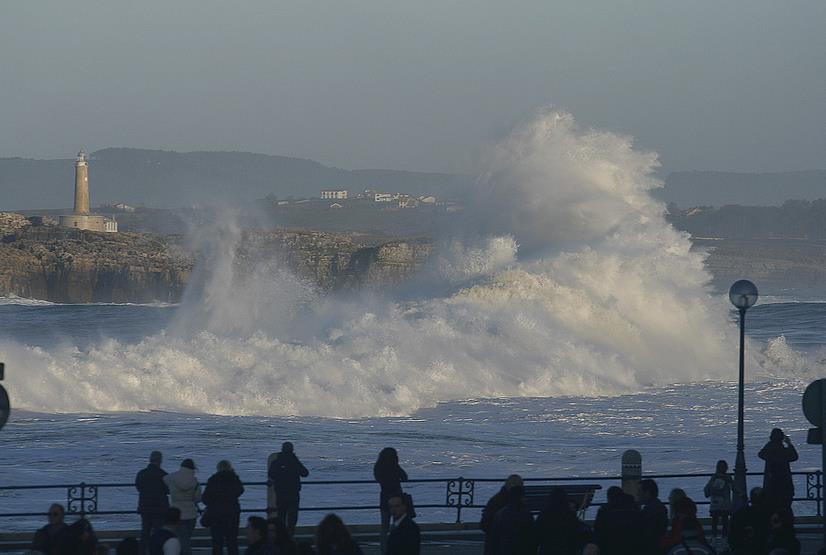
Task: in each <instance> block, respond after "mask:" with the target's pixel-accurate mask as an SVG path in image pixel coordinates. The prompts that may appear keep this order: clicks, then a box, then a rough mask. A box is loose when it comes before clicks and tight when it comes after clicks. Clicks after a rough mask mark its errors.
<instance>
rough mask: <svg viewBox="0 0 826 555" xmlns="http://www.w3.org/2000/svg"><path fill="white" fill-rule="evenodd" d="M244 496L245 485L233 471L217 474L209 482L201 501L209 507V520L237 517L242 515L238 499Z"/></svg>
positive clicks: (223, 471)
mask: <svg viewBox="0 0 826 555" xmlns="http://www.w3.org/2000/svg"><path fill="white" fill-rule="evenodd" d="M243 494H244V485H243V484H242V483H241V479H240V478H239V477H238V475H237V474H236V473H235V472H234V471H232V470H222V471H221V472H216V473H215V474H213V475H212V476H210V477H209V480H207V485H206V488H204V493H203V495H201V501H203V503H204V505H206V507H207V513H208V515H209V520H210V521H213V522H215V521H216V520H217V519H222V518H226V517H235V518H237V517H238V515H239V514H240V513H241V504H240V503H238V498H239V497H241V495H243Z"/></svg>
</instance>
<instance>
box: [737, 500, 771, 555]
mask: <svg viewBox="0 0 826 555" xmlns="http://www.w3.org/2000/svg"><path fill="white" fill-rule="evenodd" d="M764 499H765V498H764V495H763V488H752V490H751V503H750V504H749V505H747V506H745V507H742V508H741V509H740V510H738V511H737V512H735V513H734V514H733V515H732V516H731V523H730V524H729V534H728V544H729V547H730V548H731V552H732V553H733V555H755V554H757V555H759V554H760V553H763V550H764V549H765V547H766V538H767V535H768V527H769V514H768V510H767V508H766V504H765V500H764Z"/></svg>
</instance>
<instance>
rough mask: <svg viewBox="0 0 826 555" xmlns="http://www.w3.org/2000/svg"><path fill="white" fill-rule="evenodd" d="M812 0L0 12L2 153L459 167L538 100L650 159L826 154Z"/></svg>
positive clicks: (702, 162) (134, 5)
mask: <svg viewBox="0 0 826 555" xmlns="http://www.w3.org/2000/svg"><path fill="white" fill-rule="evenodd" d="M824 22H826V2H824V1H823V0H811V1H806V0H801V1H791V2H783V1H778V0H748V1H746V0H726V1H722V2H721V1H719V0H715V1H701V0H689V1H678V0H644V1H643V0H636V1H633V2H628V1H621V0H610V1H604V2H588V1H584V0H566V1H551V0H544V1H540V2H502V1H501V0H496V1H493V0H490V1H489V0H484V1H483V0H479V1H475V2H469V1H468V2H460V1H451V0H437V1H429V0H417V1H415V2H411V1H405V2H398V1H393V0H363V1H347V0H337V1H329V2H316V1H311V0H302V1H295V2H278V1H275V0H248V1H244V0H237V1H233V2H230V1H213V0H165V1H156V0H151V1H149V0H144V1H141V2H118V1H111V0H101V1H99V2H91V1H87V0H75V1H67V0H53V1H48V2H47V1H38V0H26V1H17V2H12V1H6V2H2V5H0V156H27V157H68V156H71V155H73V154H74V153H75V152H76V151H77V150H78V148H80V147H81V146H83V147H85V148H86V149H87V150H95V149H98V148H103V147H107V146H134V147H146V148H164V149H175V150H194V149H210V150H213V149H222V150H246V151H254V152H263V153H268V154H283V155H289V156H298V157H306V158H313V159H316V160H319V161H321V162H324V163H327V164H333V165H339V166H342V167H346V168H364V167H385V168H398V169H411V170H447V171H465V170H472V169H473V168H474V165H475V163H476V162H477V160H478V158H479V156H480V153H481V152H482V151H483V147H484V146H485V145H487V144H490V143H492V142H494V141H495V140H496V139H497V138H498V137H500V136H501V135H502V134H503V133H504V132H505V131H507V130H508V129H509V128H510V127H511V126H512V125H513V124H514V123H516V122H518V121H520V120H523V119H525V118H528V117H530V115H531V114H532V113H533V112H534V111H535V110H536V109H537V108H539V107H541V106H544V105H548V104H553V105H555V106H557V107H560V108H564V109H567V110H569V111H571V112H572V113H573V114H574V115H575V116H576V118H577V119H578V120H579V121H580V122H581V123H584V124H586V125H593V126H596V127H603V128H608V129H613V130H617V131H621V132H624V133H628V134H631V135H634V136H635V137H636V138H637V141H638V144H640V145H642V146H643V147H646V148H651V149H655V150H657V151H658V152H660V154H661V159H662V161H663V164H664V166H665V169H667V170H680V169H716V170H735V171H778V170H793V169H813V168H824V167H826V31H824Z"/></svg>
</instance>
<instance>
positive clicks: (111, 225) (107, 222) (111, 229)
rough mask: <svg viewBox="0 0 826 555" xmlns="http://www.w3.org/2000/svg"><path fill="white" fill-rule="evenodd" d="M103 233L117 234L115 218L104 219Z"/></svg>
mask: <svg viewBox="0 0 826 555" xmlns="http://www.w3.org/2000/svg"><path fill="white" fill-rule="evenodd" d="M103 231H104V232H106V233H117V232H118V222H117V220H115V218H104V220H103Z"/></svg>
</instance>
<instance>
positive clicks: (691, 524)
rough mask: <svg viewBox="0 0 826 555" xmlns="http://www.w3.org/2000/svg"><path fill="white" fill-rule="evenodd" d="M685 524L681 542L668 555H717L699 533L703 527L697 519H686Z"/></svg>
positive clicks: (690, 517)
mask: <svg viewBox="0 0 826 555" xmlns="http://www.w3.org/2000/svg"><path fill="white" fill-rule="evenodd" d="M683 524H684V526H683V531H682V534H681V536H680V541H679V542H677V544H676V545H675V546H674V547H672V548H671V549H670V550H669V551H668V555H715V551H714V548H713V547H711V545H709V543H708V542H707V541H706V539H705V538H704V537H703V536H702V535H701V534H700V533H699V532H698V530H702V526H701V525H700V522H699V521H698V520H697V519H696V518H695V517H693V516H689V517H686V518H685V520H684V522H683ZM755 555H756V554H755Z"/></svg>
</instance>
